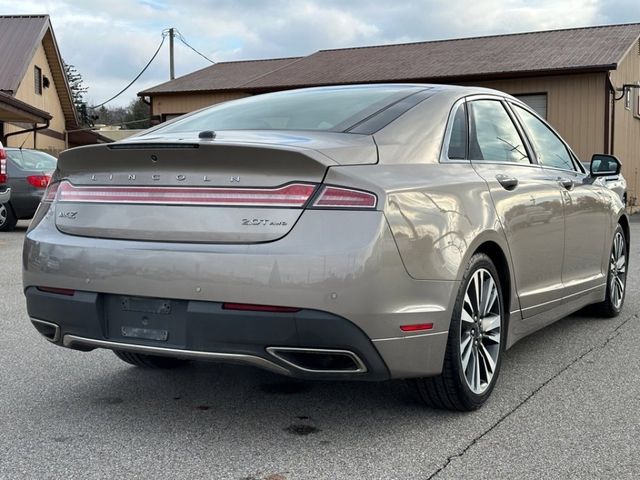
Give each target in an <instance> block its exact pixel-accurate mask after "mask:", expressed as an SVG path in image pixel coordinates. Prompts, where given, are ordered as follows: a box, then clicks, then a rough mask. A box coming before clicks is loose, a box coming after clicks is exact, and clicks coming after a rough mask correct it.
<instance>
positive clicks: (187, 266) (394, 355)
mask: <svg viewBox="0 0 640 480" xmlns="http://www.w3.org/2000/svg"><path fill="white" fill-rule="evenodd" d="M34 223H36V224H37V226H34V227H33V228H32V229H31V230H30V231H29V232H28V233H27V236H26V239H25V248H24V252H23V267H24V270H23V283H24V287H25V294H26V295H27V306H28V310H29V315H30V316H31V317H32V318H33V319H35V320H44V321H46V322H51V323H54V324H56V325H57V326H58V327H59V329H60V332H59V336H60V338H59V341H58V342H57V343H58V344H59V345H63V346H67V347H73V348H84V349H87V348H90V347H106V348H115V349H118V348H120V349H124V347H122V345H111V344H106V343H100V342H115V343H117V344H126V345H131V347H129V348H128V349H134V351H140V350H144V349H143V348H141V347H158V348H163V349H170V350H171V351H169V352H164V351H160V352H159V353H158V354H166V355H173V356H191V357H193V356H194V355H195V356H199V358H204V356H203V355H201V354H200V353H194V352H204V353H205V354H208V355H209V357H210V358H211V359H214V360H215V359H218V360H223V361H224V360H225V358H223V357H224V356H225V355H249V356H251V359H246V358H244V359H240V358H237V357H228V358H227V360H231V361H236V360H237V361H241V363H251V364H256V363H255V361H254V359H255V358H259V359H262V360H265V361H268V362H270V364H273V365H276V369H281V368H283V369H285V370H286V371H287V374H290V375H295V376H307V374H309V372H301V371H300V369H296V368H292V367H291V366H290V365H288V364H287V362H285V361H283V360H282V359H281V358H278V357H277V356H275V355H273V354H272V353H269V350H267V349H268V348H270V347H296V348H316V349H332V350H345V351H349V352H354V353H356V354H357V356H358V358H360V359H361V360H362V362H363V363H364V364H365V365H366V366H367V371H366V372H357V373H355V372H354V373H349V374H345V375H344V376H345V377H349V378H363V379H372V380H378V379H384V378H389V377H391V378H401V377H415V376H428V375H436V374H438V373H440V371H441V369H442V362H443V358H444V350H445V347H446V340H447V334H448V328H449V320H450V312H451V309H452V304H453V301H454V297H455V294H454V293H455V292H456V291H457V287H458V282H456V281H425V280H422V281H418V280H415V279H412V278H411V277H410V276H409V275H408V274H407V272H406V270H405V268H404V265H403V264H402V261H401V259H400V256H399V254H398V250H397V248H396V245H395V242H394V240H393V238H392V236H391V232H390V231H389V228H388V226H387V223H386V221H385V218H384V216H383V215H382V213H381V212H336V211H305V212H304V214H303V215H302V216H301V218H300V220H299V221H298V223H297V224H296V226H295V228H294V229H293V230H292V231H291V232H290V233H289V234H288V235H287V236H285V237H284V238H282V239H280V240H279V241H277V242H271V243H263V244H247V245H223V244H209V245H206V244H185V243H181V244H176V243H160V242H146V241H123V240H108V239H97V238H87V237H77V236H71V235H66V234H63V233H61V232H59V231H58V230H57V229H56V228H55V225H54V219H53V216H52V212H51V211H49V212H48V213H47V214H46V216H45V218H44V219H43V220H42V221H40V222H39V223H38V222H34ZM36 286H44V287H57V288H67V289H72V290H75V291H76V294H75V295H74V296H73V297H64V296H62V295H55V294H50V293H46V292H41V291H39V290H37V289H36V288H34V287H36ZM116 296H132V297H146V298H162V299H171V300H172V301H176V302H183V304H184V306H183V307H181V308H184V310H185V312H186V313H185V317H184V319H185V320H184V322H185V329H186V330H185V331H184V332H181V333H180V334H181V335H182V337H181V339H180V341H176V342H175V343H171V342H168V343H167V342H164V343H163V344H162V345H160V344H158V343H154V342H145V341H138V340H134V339H131V338H121V337H118V335H115V334H113V332H109V331H108V330H106V329H107V328H108V327H109V325H108V324H107V323H108V322H107V323H105V322H106V319H105V316H104V309H105V299H108V298H114V297H116ZM55 297H59V298H55ZM54 301H55V303H56V305H55V308H54V306H53V305H52V303H51V302H54ZM221 302H233V303H248V304H259V305H282V306H291V307H297V308H300V309H301V311H300V312H298V313H296V314H293V315H280V316H275V317H274V316H273V315H270V316H265V315H266V314H264V313H260V314H258V313H256V312H251V314H250V315H247V312H245V313H244V314H243V315H240V316H238V315H235V313H234V314H233V315H231V314H230V312H229V311H224V314H223V312H221V311H220V308H221V306H220V305H221ZM54 312H57V313H55V316H54ZM187 314H188V315H187ZM114 315H115V317H114V318H116V317H118V315H116V314H114ZM236 322H238V323H237V324H236ZM426 322H428V323H432V324H433V328H432V329H431V330H429V331H427V332H404V331H402V330H401V329H400V326H401V325H407V324H417V323H426ZM294 332H295V334H294ZM83 339H84V340H83ZM136 349H137V350H136ZM185 351H186V352H191V353H184V352H185ZM141 353H144V352H141ZM212 354H213V355H212ZM216 357H217V358H216ZM262 360H257V362H258V363H260V365H258V366H262V367H263V368H265V364H264V362H263V361H262ZM270 369H272V368H270ZM340 375H342V374H336V375H333V374H332V375H331V377H332V378H336V377H338V376H340ZM313 376H317V375H316V374H313Z"/></svg>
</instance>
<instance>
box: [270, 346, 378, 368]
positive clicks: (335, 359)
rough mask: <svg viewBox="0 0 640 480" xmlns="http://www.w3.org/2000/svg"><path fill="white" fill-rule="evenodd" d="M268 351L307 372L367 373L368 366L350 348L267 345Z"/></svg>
mask: <svg viewBox="0 0 640 480" xmlns="http://www.w3.org/2000/svg"><path fill="white" fill-rule="evenodd" d="M267 352H269V354H271V355H273V356H274V357H276V358H277V359H278V360H280V361H282V362H284V363H286V364H287V365H289V366H291V367H293V368H295V369H297V370H300V371H302V372H307V373H366V372H367V367H366V365H365V364H364V362H363V361H362V360H361V359H360V357H359V356H358V355H356V354H355V353H354V352H352V351H350V350H334V349H327V348H298V347H267Z"/></svg>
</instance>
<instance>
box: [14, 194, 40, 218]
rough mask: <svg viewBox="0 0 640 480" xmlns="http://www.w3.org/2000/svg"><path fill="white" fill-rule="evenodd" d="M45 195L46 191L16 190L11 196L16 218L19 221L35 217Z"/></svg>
mask: <svg viewBox="0 0 640 480" xmlns="http://www.w3.org/2000/svg"><path fill="white" fill-rule="evenodd" d="M43 194H44V190H36V189H29V190H26V191H21V192H18V191H16V190H15V189H14V190H13V193H12V195H11V207H12V208H13V212H14V213H15V215H16V217H17V218H19V219H25V218H31V217H33V215H34V214H35V213H36V210H37V209H38V205H40V201H41V200H42V195H43Z"/></svg>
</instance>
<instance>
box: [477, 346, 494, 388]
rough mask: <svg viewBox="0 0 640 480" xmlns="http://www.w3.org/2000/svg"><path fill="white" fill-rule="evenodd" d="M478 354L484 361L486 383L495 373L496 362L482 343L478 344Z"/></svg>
mask: <svg viewBox="0 0 640 480" xmlns="http://www.w3.org/2000/svg"><path fill="white" fill-rule="evenodd" d="M480 354H481V355H482V357H483V359H484V361H485V366H486V369H487V381H488V380H490V379H491V377H492V376H493V372H495V370H496V362H495V360H494V359H493V357H492V356H491V354H490V353H489V350H487V347H485V346H484V344H482V343H481V344H480Z"/></svg>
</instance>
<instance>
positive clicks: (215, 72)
mask: <svg viewBox="0 0 640 480" xmlns="http://www.w3.org/2000/svg"><path fill="white" fill-rule="evenodd" d="M300 58H301V57H291V58H272V59H268V60H245V61H239V62H220V63H216V64H215V65H211V66H210V67H207V68H203V69H202V70H198V71H195V72H193V73H189V74H187V75H184V76H182V77H179V78H176V79H174V80H170V81H168V82H166V83H162V84H160V85H157V86H155V87H152V88H149V89H147V90H144V91H142V92H140V93H138V95H149V94H154V93H172V92H199V91H210V90H226V89H235V88H237V87H238V86H239V85H243V84H245V83H247V82H249V81H251V80H256V79H258V78H260V77H261V76H263V75H265V74H269V73H271V72H274V71H277V70H278V69H279V68H282V67H284V66H286V65H289V64H290V63H293V62H295V61H296V60H299V59H300Z"/></svg>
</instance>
